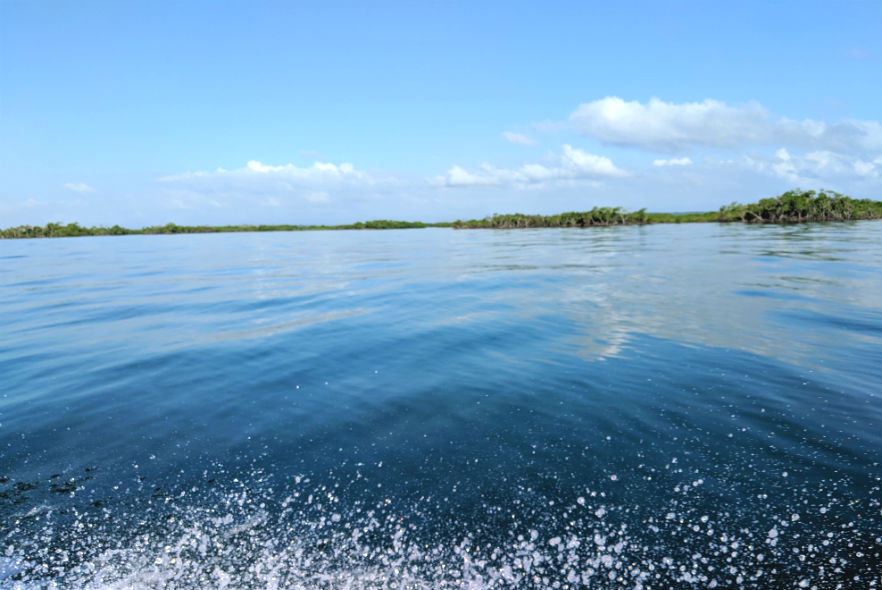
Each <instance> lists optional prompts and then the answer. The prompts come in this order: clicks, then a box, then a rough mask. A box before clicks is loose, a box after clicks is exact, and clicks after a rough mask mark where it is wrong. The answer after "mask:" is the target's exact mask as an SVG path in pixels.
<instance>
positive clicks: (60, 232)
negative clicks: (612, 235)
mask: <svg viewBox="0 0 882 590" xmlns="http://www.w3.org/2000/svg"><path fill="white" fill-rule="evenodd" d="M872 219H882V201H873V200H870V199H853V198H851V197H847V196H845V195H841V194H839V193H836V192H825V191H820V192H815V191H801V190H793V191H788V192H786V193H784V194H782V195H780V196H778V197H771V198H767V199H761V200H760V201H758V202H756V203H750V204H747V205H742V204H740V203H737V202H733V203H731V204H730V205H724V206H722V207H720V209H719V211H708V212H704V213H647V212H646V209H639V210H637V211H633V212H629V211H626V210H624V209H623V208H622V207H594V208H593V209H591V210H590V211H582V212H578V211H571V212H567V213H559V214H555V215H527V214H523V213H513V214H493V215H489V216H487V217H484V218H483V219H470V220H466V221H463V220H459V219H458V220H456V221H443V222H436V223H424V222H421V221H398V220H390V219H376V220H372V221H365V222H361V221H359V222H357V223H351V224H341V225H288V224H280V225H219V226H211V225H189V226H188V225H177V224H175V223H167V224H165V225H156V226H148V227H143V228H141V229H129V228H125V227H120V226H119V225H114V226H111V227H104V226H99V227H83V226H80V225H79V224H78V223H76V222H74V223H68V224H66V225H62V224H61V223H58V222H56V223H47V224H46V225H45V226H39V225H37V226H30V225H19V226H16V227H10V228H7V229H0V239H31V238H67V237H83V236H122V235H169V234H200V233H201V234H205V233H240V232H270V231H273V232H275V231H329V230H383V229H422V228H427V227H450V228H453V229H532V228H565V227H582V228H584V227H607V226H616V225H655V224H662V223H750V224H775V225H785V224H796V223H823V222H840V221H861V220H872Z"/></svg>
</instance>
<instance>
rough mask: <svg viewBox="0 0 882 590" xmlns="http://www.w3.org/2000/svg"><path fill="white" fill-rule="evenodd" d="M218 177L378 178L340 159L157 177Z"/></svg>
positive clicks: (301, 180)
mask: <svg viewBox="0 0 882 590" xmlns="http://www.w3.org/2000/svg"><path fill="white" fill-rule="evenodd" d="M220 178H227V179H251V180H256V179H263V180H267V179H274V180H280V181H287V182H295V183H307V184H312V183H323V182H325V183H326V182H332V183H333V182H338V181H343V182H347V183H364V184H374V183H376V182H378V179H376V178H373V177H372V176H371V175H369V174H367V173H365V172H361V171H359V170H356V169H355V167H354V166H353V165H352V164H350V163H349V162H343V163H341V164H333V163H330V162H315V163H314V164H313V165H312V166H308V167H301V166H295V165H294V164H283V165H280V166H273V165H270V164H263V163H262V162H258V161H257V160H250V161H249V162H248V163H247V164H246V165H245V167H244V168H238V169H236V170H225V169H224V168H218V169H217V170H215V171H214V172H208V171H198V172H185V173H183V174H175V175H172V176H165V177H163V178H160V179H159V180H160V182H179V181H193V180H197V181H198V180H201V179H209V180H210V179H220Z"/></svg>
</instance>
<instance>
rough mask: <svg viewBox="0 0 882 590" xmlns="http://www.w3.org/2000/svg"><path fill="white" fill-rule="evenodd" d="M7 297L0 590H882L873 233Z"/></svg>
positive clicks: (355, 262)
mask: <svg viewBox="0 0 882 590" xmlns="http://www.w3.org/2000/svg"><path fill="white" fill-rule="evenodd" d="M0 294H2V296H0V326H2V340H0V375H2V381H0V587H5V588H42V587H53V588H54V587H61V588H108V587H109V588H117V587H118V588H130V587H136V588H142V587H143V588H154V587H155V588H179V587H187V588H190V587H230V588H245V587H255V588H270V587H279V588H446V587H450V588H549V587H554V588H600V589H605V588H669V587H670V588H693V587H694V588H708V587H733V586H739V587H745V588H793V587H804V588H812V587H815V588H823V589H826V588H835V587H837V586H840V587H842V588H866V587H872V586H873V585H874V584H875V585H877V586H878V585H879V582H878V579H879V576H880V573H882V567H880V565H879V563H882V559H880V552H882V518H880V475H882V473H880V472H882V468H880V462H882V440H880V439H882V385H880V384H882V307H880V305H882V304H880V294H882V224H880V223H879V222H858V223H851V224H806V225H799V226H787V227H777V226H775V227H759V226H741V225H715V224H701V225H667V226H652V227H617V228H592V229H586V230H574V229H571V230H514V231H453V230H448V229H429V230H404V231H382V232H379V231H378V232H369V231H366V232H301V233H269V234H222V235H181V236H127V237H113V238H76V239H57V240H30V241H2V242H0Z"/></svg>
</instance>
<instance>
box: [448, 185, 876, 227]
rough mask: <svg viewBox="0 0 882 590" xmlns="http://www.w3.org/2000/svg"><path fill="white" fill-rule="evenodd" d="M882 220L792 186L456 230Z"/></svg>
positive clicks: (478, 222)
mask: <svg viewBox="0 0 882 590" xmlns="http://www.w3.org/2000/svg"><path fill="white" fill-rule="evenodd" d="M880 218H882V201H871V200H869V199H852V198H851V197H846V196H844V195H841V194H839V193H836V192H825V191H821V192H819V193H816V192H815V191H802V190H793V191H788V192H786V193H784V194H783V195H780V196H778V197H771V198H768V199H761V200H760V201H759V202H758V203H751V204H749V205H742V204H740V203H732V204H731V205H726V206H724V207H721V208H720V210H719V211H710V212H707V213H647V212H646V210H645V209H640V210H639V211H634V212H627V211H624V210H623V209H622V208H621V207H595V208H594V209H591V210H590V211H583V212H570V213H561V214H559V215H524V214H522V213H514V214H508V215H499V214H495V215H490V216H488V217H485V218H484V219H472V220H469V221H456V222H454V224H453V226H454V227H457V228H465V229H470V228H500V229H502V228H518V227H587V226H592V225H632V224H643V223H697V222H711V221H720V222H732V221H738V222H745V223H799V222H804V221H849V220H854V219H880Z"/></svg>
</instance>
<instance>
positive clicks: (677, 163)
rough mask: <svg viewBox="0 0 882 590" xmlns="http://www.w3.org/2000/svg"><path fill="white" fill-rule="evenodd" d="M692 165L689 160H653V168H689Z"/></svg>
mask: <svg viewBox="0 0 882 590" xmlns="http://www.w3.org/2000/svg"><path fill="white" fill-rule="evenodd" d="M690 164H692V160H691V159H690V158H671V159H670V160H653V161H652V165H653V166H689V165H690Z"/></svg>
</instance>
